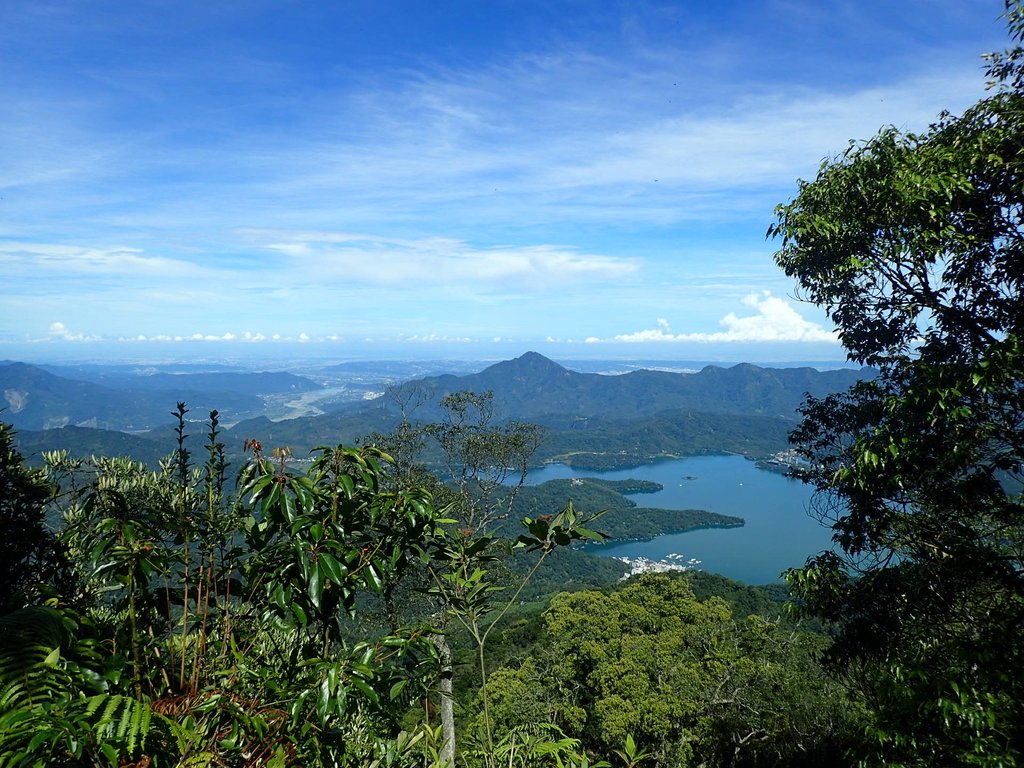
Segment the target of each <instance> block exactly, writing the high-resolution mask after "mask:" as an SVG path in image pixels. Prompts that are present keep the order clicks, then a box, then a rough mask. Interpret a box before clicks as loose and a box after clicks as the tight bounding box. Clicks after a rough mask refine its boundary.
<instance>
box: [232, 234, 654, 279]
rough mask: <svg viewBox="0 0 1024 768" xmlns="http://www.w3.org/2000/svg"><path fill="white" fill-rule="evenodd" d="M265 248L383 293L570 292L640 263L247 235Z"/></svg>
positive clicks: (343, 237)
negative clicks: (428, 288)
mask: <svg viewBox="0 0 1024 768" xmlns="http://www.w3.org/2000/svg"><path fill="white" fill-rule="evenodd" d="M243 234H244V235H245V236H247V237H248V238H249V239H250V240H252V241H253V242H254V243H257V244H258V245H259V247H261V248H263V249H265V250H269V251H274V252H276V253H280V254H282V255H283V256H285V257H287V258H288V259H289V269H293V270H294V269H297V270H299V271H301V272H302V273H303V274H305V275H312V276H316V278H317V279H318V280H319V281H329V280H343V281H345V282H348V283H353V282H354V283H361V284H369V285H377V286H388V285H392V286H397V285H407V286H408V285H415V286H424V285H443V286H446V287H449V288H450V287H453V286H458V285H474V286H477V287H478V288H482V289H486V290H493V289H495V288H507V287H509V286H510V285H514V286H516V288H517V289H519V290H521V289H522V288H523V287H531V288H533V289H536V290H550V289H557V288H563V289H564V287H565V285H566V284H567V283H586V282H594V281H599V282H607V281H615V280H624V279H627V278H629V277H631V276H634V275H636V274H637V273H638V272H639V271H640V266H641V265H640V261H639V259H636V258H623V257H614V256H606V255H600V254H590V253H583V252H580V251H579V250H578V249H575V248H570V247H564V246H557V245H547V244H538V245H526V246H491V247H481V246H476V245H472V244H470V243H467V242H464V241H462V240H458V239H454V238H444V237H432V238H422V239H418V240H410V239H402V238H388V237H379V236H372V235H363V234H354V233H344V232H301V231H296V232H288V231H261V230H246V231H245V232H243Z"/></svg>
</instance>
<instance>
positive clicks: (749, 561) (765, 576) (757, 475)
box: [527, 456, 832, 584]
mask: <svg viewBox="0 0 1024 768" xmlns="http://www.w3.org/2000/svg"><path fill="white" fill-rule="evenodd" d="M570 477H599V478H602V479H605V480H625V479H628V478H636V479H638V480H652V481H654V482H656V483H660V484H661V485H662V486H664V490H662V491H659V492H657V493H643V494H636V495H633V496H630V498H631V499H632V500H633V501H635V502H636V504H637V506H638V507H663V508H667V509H706V510H708V511H711V512H719V513H721V514H724V515H736V516H738V517H742V518H743V519H744V520H746V525H744V526H743V527H742V528H712V529H704V530H699V531H690V532H688V533H679V534H671V535H666V536H658V537H657V538H655V539H653V540H651V541H630V542H620V543H613V544H607V545H604V546H601V547H595V548H594V549H593V551H594V552H596V553H600V554H602V555H607V556H609V557H630V558H635V557H646V558H649V559H651V560H661V559H664V558H665V557H667V556H668V555H669V554H672V553H676V554H679V555H682V556H683V561H684V562H685V561H686V560H689V559H690V558H696V559H698V560H700V561H701V564H700V565H699V566H698V567H699V568H701V569H702V570H705V571H712V572H714V573H720V574H722V575H724V576H728V577H729V578H732V579H736V580H738V581H743V582H746V583H747V584H768V583H771V582H777V581H781V576H780V574H781V573H782V571H784V570H785V569H787V568H793V567H797V566H801V565H803V564H804V561H805V560H806V559H807V558H808V557H809V556H810V555H813V554H816V553H818V552H820V551H822V550H824V549H829V548H830V547H831V545H832V539H831V536H832V533H831V530H830V529H828V528H826V527H825V526H823V525H821V523H819V522H818V520H817V518H815V517H812V516H811V515H810V514H808V510H809V508H810V500H811V488H810V486H807V485H805V484H804V483H802V482H800V481H799V480H793V479H791V478H788V477H785V476H783V475H781V474H778V473H775V472H769V471H767V470H763V469H758V468H757V467H756V466H755V465H754V462H752V461H750V460H748V459H745V458H743V457H742V456H694V457H690V458H686V459H675V460H670V461H661V462H658V463H657V464H648V465H645V466H642V467H636V468H634V469H623V470H615V471H613V472H586V471H582V470H574V469H572V468H571V467H567V466H565V465H563V464H552V465H550V466H547V467H544V468H543V469H539V470H534V471H532V472H530V475H529V478H528V480H527V482H529V483H530V484H531V485H535V484H540V483H543V482H545V481H546V480H556V479H562V478H570ZM597 528H599V529H600V524H598V525H597Z"/></svg>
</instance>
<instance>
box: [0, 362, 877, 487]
mask: <svg viewBox="0 0 1024 768" xmlns="http://www.w3.org/2000/svg"><path fill="white" fill-rule="evenodd" d="M369 365H372V364H369V363H363V364H360V365H359V373H360V375H362V376H364V377H365V376H366V374H367V370H368V369H367V366H369ZM381 365H382V368H381V381H386V380H388V379H392V380H393V377H394V374H395V373H396V369H395V366H394V364H389V363H383V364H381ZM338 372H339V367H338V366H333V367H331V368H330V369H328V368H325V369H324V370H323V371H322V373H323V375H324V376H330V375H338ZM58 374H60V375H58ZM870 375H872V373H871V371H869V370H867V369H865V370H861V371H856V370H852V369H838V370H830V371H818V370H815V369H813V368H760V367H757V366H754V365H746V364H741V365H736V366H732V367H729V368H721V367H717V366H707V367H705V368H703V369H702V370H700V371H698V372H696V373H671V372H666V371H651V370H637V371H633V372H630V373H625V374H621V375H603V374H597V373H579V372H576V371H572V370H569V369H568V368H566V367H564V366H562V365H559V364H558V363H556V362H554V361H552V360H549V359H548V358H546V357H544V356H543V355H540V354H537V353H535V352H528V353H526V354H524V355H522V356H521V357H518V358H516V359H514V360H508V361H504V362H500V363H496V364H494V365H491V366H489V367H487V368H485V369H484V370H482V371H480V372H478V373H472V374H469V375H462V376H455V375H450V374H442V375H437V376H426V377H422V378H418V379H416V380H413V381H407V382H400V383H397V384H395V385H393V387H392V393H391V394H390V395H385V396H381V397H375V398H373V399H366V400H362V399H360V400H358V401H354V402H348V403H343V404H342V405H340V406H338V405H337V404H336V403H335V404H334V405H332V406H331V407H332V408H334V410H332V411H331V412H326V413H324V412H321V411H320V410H319V409H315V408H314V409H312V410H313V411H314V415H309V416H304V417H301V418H295V419H287V420H280V421H271V420H270V419H269V418H267V417H266V415H265V414H266V413H267V412H268V410H267V407H268V404H270V403H274V402H277V403H280V402H282V399H300V400H303V399H304V400H305V401H308V402H310V403H315V402H316V398H317V397H318V396H319V395H320V390H323V389H324V384H323V382H322V381H317V380H314V379H315V378H317V374H316V372H310V373H309V375H308V376H306V375H302V376H299V375H294V374H291V373H247V372H238V371H215V372H201V373H200V372H197V373H176V374H168V373H160V372H157V373H150V374H148V375H138V373H137V372H131V371H126V370H123V369H116V368H114V367H103V366H90V367H88V368H87V369H84V370H83V369H82V368H79V369H55V368H52V367H51V368H50V369H49V370H44V369H42V368H41V367H37V366H32V365H26V364H23V363H8V364H0V394H2V397H3V399H2V400H0V407H5V408H6V410H4V411H3V412H2V413H0V420H3V421H7V422H9V423H12V424H14V426H15V427H16V428H17V429H18V430H19V444H20V446H21V447H22V450H23V451H24V452H26V453H32V452H36V451H39V450H43V449H55V448H68V449H69V450H71V451H72V452H74V453H77V454H79V455H88V454H90V453H107V454H110V453H129V454H131V455H135V456H137V457H138V458H140V459H143V460H147V461H153V460H154V457H157V456H161V455H165V454H167V453H169V452H170V450H171V449H172V448H173V443H172V442H171V441H170V439H169V438H170V426H171V423H172V420H171V418H170V411H171V410H172V409H173V408H174V406H175V403H177V402H178V401H185V402H187V403H188V404H189V406H190V408H191V413H190V416H191V417H194V418H196V419H202V418H203V417H204V416H205V415H206V413H208V411H209V410H210V409H212V408H216V409H218V410H219V411H220V412H221V413H222V414H224V415H225V420H226V423H233V422H237V423H235V424H234V426H233V427H231V428H230V429H228V430H226V431H225V433H224V440H225V443H226V444H227V445H228V446H229V451H232V452H235V453H237V452H240V451H241V445H242V443H243V441H244V440H245V439H248V438H256V439H258V440H260V441H261V442H262V443H263V444H264V446H266V447H271V446H279V445H287V446H289V447H291V448H292V449H293V451H294V453H295V455H296V456H300V455H302V454H303V453H305V452H307V451H308V450H309V449H310V448H312V447H314V446H316V445H320V444H336V443H339V442H344V443H352V442H354V441H356V440H357V439H359V438H362V437H365V436H366V435H369V434H370V433H372V432H374V431H380V432H386V431H387V430H389V429H390V428H391V427H392V426H394V424H395V423H396V422H397V419H398V416H399V406H398V403H402V402H404V403H406V404H408V403H418V404H419V405H418V407H417V408H416V409H415V410H414V411H413V412H412V414H411V415H412V418H413V419H414V420H422V421H432V420H436V419H437V418H439V416H440V413H441V411H440V408H439V406H438V403H439V401H440V400H441V398H443V397H444V396H445V395H446V394H450V393H453V392H457V391H460V390H472V391H475V392H484V391H491V392H493V393H494V403H495V406H496V411H497V413H498V414H499V416H500V417H501V418H509V419H518V420H526V421H532V422H536V423H539V424H542V425H543V426H545V427H546V428H547V431H548V438H547V440H546V441H545V443H544V446H543V447H542V449H541V451H540V453H539V455H538V458H539V459H540V460H562V461H567V462H568V463H573V464H575V465H578V466H580V467H585V468H593V469H601V468H607V467H610V466H625V465H629V464H636V463H641V462H644V461H649V460H651V459H653V458H656V457H659V456H671V455H686V454H693V453H702V452H722V451H730V452H737V453H743V454H746V455H751V456H758V455H765V454H768V453H771V452H774V451H777V450H782V449H783V448H784V447H785V445H786V436H787V434H788V432H789V431H790V430H791V429H792V428H793V426H794V425H795V423H796V409H797V408H798V406H799V405H800V404H801V403H802V402H803V399H804V397H805V394H806V393H810V394H812V395H815V396H821V395H824V394H827V393H829V392H834V391H839V390H843V389H846V388H847V387H849V386H850V385H851V384H852V383H854V382H855V381H856V380H858V379H861V378H864V377H866V376H870ZM325 391H326V390H325ZM364 396H365V395H364ZM323 410H328V408H327V407H326V406H325V407H324V408H323ZM257 414H261V415H257ZM247 415H253V416H254V418H243V417H245V416H247ZM125 431H131V432H133V433H135V434H132V435H126V434H123V432H125ZM202 431H203V430H202V429H201V428H199V427H198V425H197V429H196V430H195V433H196V434H197V435H199V434H201V433H202ZM196 439H197V440H198V439H200V438H198V437H197V438H196Z"/></svg>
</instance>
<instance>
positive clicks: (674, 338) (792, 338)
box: [586, 291, 839, 344]
mask: <svg viewBox="0 0 1024 768" xmlns="http://www.w3.org/2000/svg"><path fill="white" fill-rule="evenodd" d="M741 301H742V303H743V304H745V305H747V306H748V307H751V308H752V309H754V310H755V314H753V315H745V316H743V317H740V316H738V315H737V314H736V313H735V312H730V313H729V314H727V315H726V316H725V317H723V318H722V319H721V320H720V321H719V325H721V326H722V327H723V328H724V329H725V330H722V331H715V332H712V333H672V329H671V328H670V327H669V324H668V322H667V321H666V320H664V319H663V318H659V319H658V321H657V325H658V327H657V328H652V329H648V330H643V331H635V332H633V333H623V334H618V335H616V336H614V337H612V338H611V339H599V338H597V337H593V336H592V337H589V338H588V339H587V340H586V341H587V343H589V344H594V343H598V342H602V341H618V342H626V343H631V344H633V343H650V342H654V343H662V342H666V343H679V342H689V343H698V344H720V343H727V344H728V343H751V342H801V343H806V342H813V343H822V342H825V343H834V344H838V343H839V337H838V335H837V334H836V333H835V332H834V331H827V330H825V328H823V327H822V326H820V325H818V324H817V323H814V322H811V321H810V320H806V319H805V318H803V317H802V316H801V315H800V313H798V312H797V311H796V309H794V308H793V306H792V305H791V304H790V303H789V302H787V301H786V300H785V299H780V298H778V297H776V296H772V295H771V292H770V291H762V292H761V293H760V294H757V293H752V294H750V295H748V296H745V297H744V298H743V299H742V300H741Z"/></svg>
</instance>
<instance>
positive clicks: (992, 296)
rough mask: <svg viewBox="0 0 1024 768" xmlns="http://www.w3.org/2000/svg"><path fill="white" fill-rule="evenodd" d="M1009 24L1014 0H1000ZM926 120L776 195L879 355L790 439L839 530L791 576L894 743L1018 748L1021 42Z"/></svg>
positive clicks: (791, 271)
mask: <svg viewBox="0 0 1024 768" xmlns="http://www.w3.org/2000/svg"><path fill="white" fill-rule="evenodd" d="M1007 19H1008V22H1009V30H1010V34H1011V37H1012V38H1013V40H1014V41H1015V42H1018V43H1019V42H1020V41H1021V39H1022V38H1024V8H1022V5H1021V4H1020V2H1019V1H1018V0H1014V1H1013V2H1011V3H1009V4H1008V13H1007ZM988 58H989V60H990V69H989V74H990V77H991V78H992V80H993V90H992V92H991V94H990V95H989V96H988V97H987V98H985V99H983V100H981V101H979V102H978V103H977V104H975V105H974V106H973V107H971V108H970V109H968V110H967V111H966V112H965V113H964V114H963V115H960V116H953V115H949V114H943V115H942V116H940V118H939V120H938V122H936V123H935V124H934V125H932V126H931V127H930V128H929V129H928V131H926V132H925V133H922V134H907V133H902V132H900V131H897V130H895V129H892V128H888V129H884V130H882V131H881V132H880V133H879V134H878V135H876V136H875V137H874V138H872V139H870V140H868V141H865V142H856V143H851V145H850V147H849V149H848V150H847V151H846V152H845V153H844V154H843V155H842V156H840V157H838V158H835V159H833V160H829V161H826V162H825V163H823V164H822V166H821V168H820V170H819V172H818V175H817V177H816V178H815V179H814V181H811V182H801V183H800V188H799V194H798V195H797V197H796V198H795V199H794V200H793V201H792V202H790V203H789V204H787V205H782V206H779V207H778V209H777V211H776V213H777V222H776V223H775V224H774V225H773V226H772V227H771V228H770V229H769V234H770V235H774V236H776V237H778V238H781V241H782V246H781V248H780V250H779V251H778V252H777V254H776V261H777V262H778V264H779V265H780V266H781V267H782V268H783V269H784V270H785V271H786V273H787V274H788V275H790V276H792V277H795V278H796V279H797V281H798V283H799V286H800V288H801V289H802V291H803V292H804V293H805V295H806V296H807V297H808V298H809V299H810V300H811V301H814V302H815V303H818V304H820V305H822V306H823V307H824V308H825V309H826V310H827V311H828V312H829V314H830V316H831V318H832V320H833V321H834V322H835V324H836V326H837V327H838V329H839V333H840V336H841V339H842V341H843V344H844V345H845V346H846V348H847V350H848V351H849V357H850V358H851V359H852V360H856V361H859V362H862V363H867V364H870V365H874V366H877V367H878V368H879V369H880V371H881V374H880V376H879V377H878V378H877V379H875V380H873V381H867V382H862V383H859V384H857V385H855V386H854V387H853V388H852V389H851V390H849V391H848V392H846V393H843V394H838V395H833V396H829V397H826V398H823V399H818V400H810V401H809V402H808V404H807V405H806V406H805V408H804V409H803V417H804V418H803V422H802V424H801V426H800V428H799V429H798V430H797V431H796V432H795V433H794V436H793V439H794V441H795V443H796V445H797V447H798V448H799V450H800V451H801V452H802V453H803V455H804V456H805V457H806V458H807V459H808V460H809V461H810V464H811V466H812V467H813V469H812V470H811V471H810V473H809V478H808V479H809V480H810V481H811V482H813V483H814V484H815V485H816V486H817V487H818V488H819V489H820V490H821V491H822V495H821V496H820V497H819V500H820V502H821V505H822V506H821V512H822V514H823V515H825V516H827V517H828V518H829V519H830V520H831V521H832V523H833V527H834V530H835V540H836V542H837V544H838V549H837V551H836V552H828V553H825V554H822V555H820V556H818V557H817V558H814V559H812V560H811V561H809V563H808V564H807V566H806V567H805V568H803V569H802V570H800V571H796V572H794V573H793V574H792V581H793V583H794V584H795V585H796V587H797V588H798V592H799V593H800V595H801V597H802V598H803V600H804V601H805V605H806V608H807V610H808V611H809V612H811V613H813V614H816V615H818V616H821V617H823V618H826V619H829V620H832V621H835V622H837V623H838V626H839V637H838V642H837V645H836V648H835V651H834V655H835V657H836V658H841V659H845V660H847V661H856V662H858V663H867V666H866V667H865V674H864V675H863V677H862V679H863V680H864V681H865V683H866V685H867V687H868V688H870V689H871V691H872V693H873V695H875V696H877V697H878V700H879V701H880V702H881V706H880V708H879V710H878V723H877V734H876V735H877V736H878V739H877V741H878V743H879V744H880V745H881V746H880V752H879V754H878V755H877V757H878V758H879V759H880V760H883V761H886V762H899V761H905V762H906V763H907V764H929V765H932V764H939V763H945V764H953V763H956V764H985V765H1007V764H1013V763H1014V761H1015V760H1016V759H1018V758H1019V756H1020V755H1021V753H1022V751H1024V726H1022V724H1024V704H1022V702H1024V690H1022V688H1024V643H1022V642H1021V639H1020V638H1021V633H1020V630H1021V626H1022V623H1024V502H1022V497H1021V487H1022V486H1021V462H1022V460H1024V388H1022V384H1021V382H1022V381H1024V349H1022V342H1024V339H1022V325H1024V303H1022V300H1021V283H1022V281H1024V230H1022V215H1024V197H1022V196H1024V165H1022V161H1024V89H1022V86H1024V76H1022V73H1024V63H1022V61H1021V49H1020V48H1019V47H1017V48H1014V49H1013V50H1011V51H1009V52H1007V53H1005V54H998V55H991V56H989V57H988Z"/></svg>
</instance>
